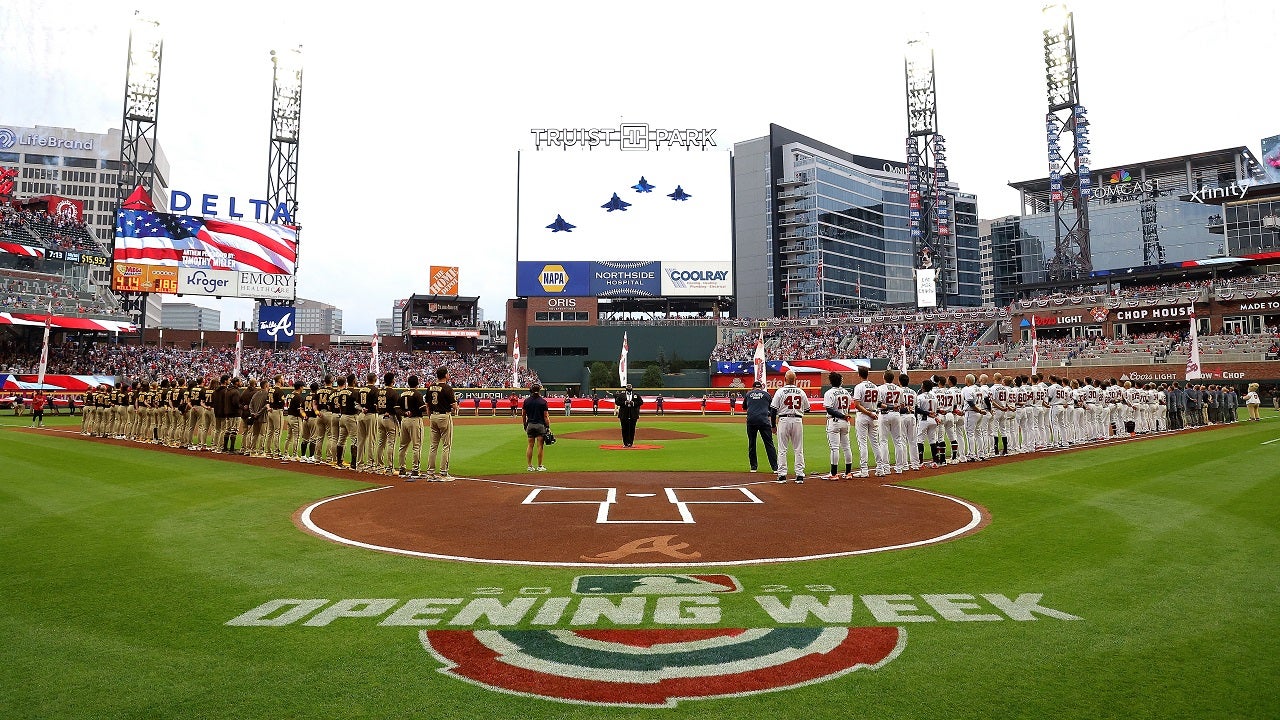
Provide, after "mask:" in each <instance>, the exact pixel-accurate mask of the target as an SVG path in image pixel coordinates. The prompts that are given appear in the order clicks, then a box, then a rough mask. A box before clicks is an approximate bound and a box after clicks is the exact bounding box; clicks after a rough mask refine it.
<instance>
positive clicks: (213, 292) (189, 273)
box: [178, 268, 240, 297]
mask: <svg viewBox="0 0 1280 720" xmlns="http://www.w3.org/2000/svg"><path fill="white" fill-rule="evenodd" d="M178 294H179V295H204V296H207V297H239V296H240V273H238V272H233V271H231V270H204V269H196V270H192V269H191V268H182V269H181V272H179V273H178Z"/></svg>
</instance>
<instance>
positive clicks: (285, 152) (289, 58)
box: [267, 45, 302, 305]
mask: <svg viewBox="0 0 1280 720" xmlns="http://www.w3.org/2000/svg"><path fill="white" fill-rule="evenodd" d="M271 64H272V65H273V66H274V70H273V73H272V75H273V78H272V82H271V147H270V150H269V151H268V154H267V201H268V202H269V203H270V207H272V208H278V207H280V205H281V204H283V205H284V206H285V208H286V209H287V210H288V211H289V217H290V218H291V219H292V221H293V224H294V225H295V226H296V225H298V133H299V130H300V128H301V124H302V46H301V45H299V46H298V47H296V48H293V49H292V50H286V51H285V52H282V53H277V52H276V51H274V50H272V51H271ZM300 236H301V227H299V237H300ZM294 272H295V273H296V272H297V260H296V259H295V262H294ZM271 304H274V305H292V304H293V301H292V300H277V301H272V303H271Z"/></svg>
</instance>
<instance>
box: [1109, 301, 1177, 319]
mask: <svg viewBox="0 0 1280 720" xmlns="http://www.w3.org/2000/svg"><path fill="white" fill-rule="evenodd" d="M1186 317H1191V306H1190V305H1179V306H1177V307H1154V308H1143V309H1141V310H1117V311H1116V321H1117V322H1123V321H1125V320H1140V321H1141V320H1175V319H1179V318H1186Z"/></svg>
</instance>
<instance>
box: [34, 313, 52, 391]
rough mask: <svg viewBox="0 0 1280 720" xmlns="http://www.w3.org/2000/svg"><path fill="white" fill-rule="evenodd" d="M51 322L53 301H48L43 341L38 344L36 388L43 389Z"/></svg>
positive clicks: (47, 363) (47, 361) (47, 364)
mask: <svg viewBox="0 0 1280 720" xmlns="http://www.w3.org/2000/svg"><path fill="white" fill-rule="evenodd" d="M52 323H53V302H52V301H50V302H49V309H48V312H47V313H46V314H45V316H44V342H43V343H42V344H41V346H40V374H39V376H38V377H37V378H36V389H37V390H43V389H44V375H45V372H46V371H47V370H48V369H49V326H50V324H52Z"/></svg>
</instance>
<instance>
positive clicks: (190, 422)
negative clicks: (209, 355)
mask: <svg viewBox="0 0 1280 720" xmlns="http://www.w3.org/2000/svg"><path fill="white" fill-rule="evenodd" d="M208 392H209V389H208V381H207V380H203V381H199V382H197V381H195V380H192V381H190V382H188V383H187V404H188V405H189V406H190V407H189V408H188V410H187V437H185V438H183V439H184V440H186V441H187V442H186V445H187V449H188V450H203V449H204V439H205V435H206V434H208V432H209V420H208V417H207V415H206V413H207V411H208V410H209V406H208V394H207V393H208Z"/></svg>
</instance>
